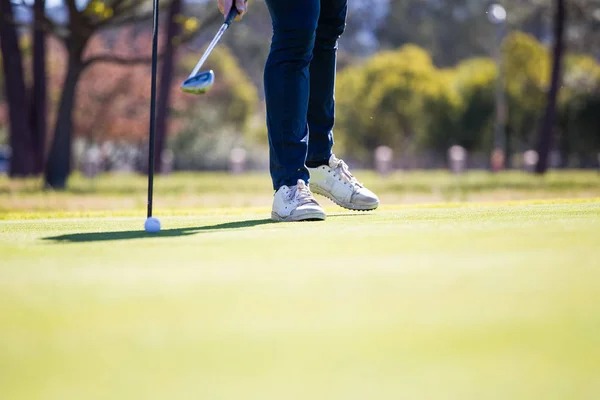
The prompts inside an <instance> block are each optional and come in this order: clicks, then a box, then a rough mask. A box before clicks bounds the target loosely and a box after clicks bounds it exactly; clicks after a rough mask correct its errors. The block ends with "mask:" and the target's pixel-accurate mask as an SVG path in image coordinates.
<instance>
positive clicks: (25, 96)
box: [0, 0, 600, 189]
mask: <svg viewBox="0 0 600 400" xmlns="http://www.w3.org/2000/svg"><path fill="white" fill-rule="evenodd" d="M214 3H215V2H214V1H201V0H197V1H182V0H173V1H172V2H167V1H162V2H161V5H162V9H161V30H160V47H161V49H162V50H161V54H162V56H163V57H162V59H161V64H160V68H159V78H158V79H159V95H158V96H159V100H158V121H157V124H158V132H157V135H158V139H157V146H158V150H159V152H160V154H161V157H159V158H158V160H157V165H156V169H157V171H159V172H163V173H168V172H171V171H173V170H229V169H231V168H236V167H232V163H233V164H235V162H233V161H235V160H237V163H238V164H240V165H238V166H237V168H241V169H259V170H260V169H262V170H264V169H266V168H267V166H268V151H267V134H266V128H265V123H264V120H265V105H264V97H263V90H262V74H263V66H264V62H265V59H266V57H267V54H268V50H269V43H270V34H271V26H270V19H269V15H268V11H267V9H266V6H265V4H264V1H261V0H256V1H251V2H250V12H249V13H248V15H247V16H246V17H245V18H244V20H243V21H242V22H240V23H236V24H235V25H234V26H233V28H232V29H231V30H230V31H229V32H228V33H227V34H226V36H225V38H224V40H223V43H222V44H220V45H219V47H218V48H217V50H216V51H215V53H214V54H213V55H212V56H211V57H210V59H209V62H208V64H209V65H208V67H209V68H212V69H214V70H215V72H216V75H217V81H216V85H215V87H214V90H213V91H212V92H210V93H209V94H208V95H207V96H204V97H193V96H189V95H185V94H183V93H181V92H180V91H179V85H180V83H181V81H182V80H183V79H185V77H186V76H187V75H188V74H189V71H190V70H191V69H192V68H193V66H194V65H195V62H196V61H197V58H198V57H199V56H200V54H201V53H202V51H203V50H204V48H205V46H206V44H207V42H208V41H209V40H210V39H211V37H212V35H213V34H214V32H215V31H216V29H217V28H218V26H219V24H220V23H221V21H222V17H221V16H220V15H219V14H218V11H217V9H216V4H214ZM349 4H350V13H349V20H348V25H347V29H346V32H345V34H344V36H343V37H342V39H341V41H340V50H339V60H338V69H339V76H338V81H337V93H336V99H337V103H338V113H337V124H336V128H335V135H336V149H335V150H336V152H337V153H338V154H339V155H341V156H343V157H344V158H346V159H347V160H348V161H349V162H350V163H351V165H353V166H355V167H362V168H373V167H376V166H377V163H376V156H375V154H376V153H375V150H376V149H377V148H378V147H381V146H386V147H389V148H390V149H391V152H390V149H388V150H387V152H383V153H380V154H386V155H388V158H389V162H388V164H390V165H389V167H391V168H394V169H399V168H401V169H414V168H419V169H421V168H425V169H428V168H446V167H448V166H449V162H448V149H449V148H450V147H451V146H454V145H459V146H461V147H463V148H464V149H465V150H466V151H467V157H466V159H465V162H466V167H468V168H478V169H490V168H491V169H501V168H529V169H531V170H534V169H536V168H537V170H538V172H545V170H546V169H547V168H548V167H550V168H595V167H597V166H598V163H599V160H598V154H599V153H600V118H598V115H599V113H600V64H599V63H598V58H599V57H600V5H599V3H598V2H597V1H595V0H577V1H569V2H563V1H551V0H504V1H501V2H499V4H492V2H490V1H481V0H443V1H442V0H438V1H416V0H360V1H358V0H353V1H350V3H349ZM498 6H500V7H503V9H504V10H505V13H504V12H503V11H502V8H499V7H498ZM151 7H152V4H151V2H149V1H146V0H106V1H101V0H93V1H91V2H86V1H70V2H66V3H65V2H63V1H60V0H52V1H45V2H44V0H36V1H34V0H28V1H25V0H14V1H12V2H11V1H9V0H2V18H0V24H1V25H0V26H1V29H0V40H1V43H2V46H1V48H2V62H1V63H0V65H1V66H2V69H0V145H2V148H1V150H0V154H1V155H0V170H1V171H3V172H6V173H9V174H11V176H31V175H34V176H35V175H43V176H44V180H45V182H46V184H47V185H48V186H51V187H53V188H56V189H61V188H65V187H66V186H67V185H68V180H67V178H68V176H70V174H71V173H72V172H74V171H81V172H82V173H84V174H86V175H90V176H93V175H96V174H99V173H101V172H110V171H129V172H140V173H144V172H146V171H147V138H148V123H149V95H150V64H149V55H150V38H151V31H152V21H151V11H152V8H151ZM504 17H506V19H504ZM553 61H554V62H553ZM557 62H558V63H557ZM557 65H558V66H559V69H558V70H557V68H556V66H557ZM553 71H556V79H554V80H553V79H552V73H553ZM552 83H554V85H552ZM552 89H555V90H552ZM232 150H233V154H232ZM527 151H535V153H532V152H530V153H529V155H530V157H529V158H528V157H526V156H524V154H526V152H527ZM492 155H494V157H493V156H492ZM232 158H233V159H234V160H232Z"/></svg>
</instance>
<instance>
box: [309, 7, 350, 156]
mask: <svg viewBox="0 0 600 400" xmlns="http://www.w3.org/2000/svg"><path fill="white" fill-rule="evenodd" d="M320 1H321V13H320V16H319V23H318V26H317V34H316V39H315V46H314V49H313V60H312V62H311V65H310V101H309V106H308V126H309V130H310V140H309V146H308V156H307V165H308V166H309V167H316V166H318V164H321V163H322V162H323V161H325V160H328V159H329V156H330V155H331V148H332V147H333V124H334V115H335V114H334V113H335V101H334V86H335V68H336V53H337V43H338V39H339V37H340V36H341V35H342V33H343V32H344V28H345V26H346V13H347V10H348V0H320ZM314 164H317V165H314Z"/></svg>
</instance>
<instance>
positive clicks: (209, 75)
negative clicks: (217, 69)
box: [181, 70, 215, 94]
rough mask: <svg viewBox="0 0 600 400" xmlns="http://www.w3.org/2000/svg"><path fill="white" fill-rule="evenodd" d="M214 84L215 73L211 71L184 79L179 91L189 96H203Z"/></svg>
mask: <svg viewBox="0 0 600 400" xmlns="http://www.w3.org/2000/svg"><path fill="white" fill-rule="evenodd" d="M214 82H215V73H214V72H213V71H212V70H211V71H205V72H200V73H198V74H196V75H194V76H192V77H191V78H188V79H186V80H185V81H184V82H183V84H182V85H181V90H182V91H184V92H185V93H189V94H204V93H206V92H208V91H209V90H210V88H211V87H212V85H213V83H214Z"/></svg>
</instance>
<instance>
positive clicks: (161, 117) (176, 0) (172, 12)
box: [152, 0, 185, 172]
mask: <svg viewBox="0 0 600 400" xmlns="http://www.w3.org/2000/svg"><path fill="white" fill-rule="evenodd" d="M180 13H181V0H172V1H171V5H170V6H169V13H168V18H167V22H166V23H167V25H168V26H167V31H166V33H165V35H166V37H165V46H164V47H165V48H164V56H163V61H162V72H161V74H160V82H159V85H158V97H157V104H156V109H157V110H156V139H155V151H156V154H158V156H157V157H156V158H155V162H154V165H153V166H152V168H154V170H155V171H156V172H160V167H161V165H162V162H161V155H162V154H163V150H164V148H165V138H166V136H167V132H166V130H167V114H168V107H169V95H170V94H171V84H172V83H173V67H174V64H175V60H176V51H177V49H176V46H177V43H176V41H178V40H180V38H179V37H178V35H179V32H180V30H181V23H179V22H178V21H177V19H178V17H182V16H180ZM180 19H183V20H185V17H183V18H180Z"/></svg>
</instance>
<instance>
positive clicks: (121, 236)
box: [42, 219, 273, 243]
mask: <svg viewBox="0 0 600 400" xmlns="http://www.w3.org/2000/svg"><path fill="white" fill-rule="evenodd" d="M270 223H273V221H272V220H270V219H257V220H247V221H238V222H227V223H224V224H218V225H208V226H199V227H189V228H178V229H165V230H162V231H160V232H158V233H146V232H145V231H143V230H137V231H116V232H87V233H72V234H67V235H59V236H50V237H45V238H43V239H42V240H44V241H49V242H54V243H82V242H105V241H106V242H107V241H115V240H130V239H151V238H167V237H178V236H190V235H195V234H197V233H200V232H206V231H219V230H225V229H240V228H251V227H254V226H259V225H266V224H270Z"/></svg>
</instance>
